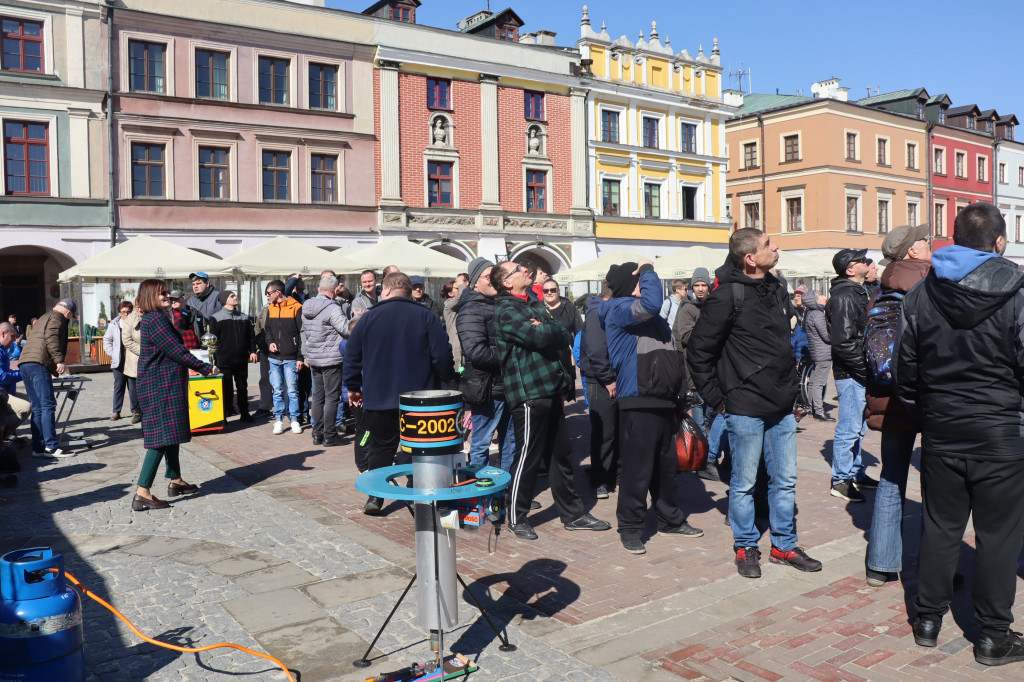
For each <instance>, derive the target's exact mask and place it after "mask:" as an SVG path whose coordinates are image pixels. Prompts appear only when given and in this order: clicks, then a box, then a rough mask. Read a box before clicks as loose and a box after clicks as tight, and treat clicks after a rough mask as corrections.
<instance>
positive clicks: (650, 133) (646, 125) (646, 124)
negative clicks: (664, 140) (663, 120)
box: [643, 116, 658, 149]
mask: <svg viewBox="0 0 1024 682" xmlns="http://www.w3.org/2000/svg"><path fill="white" fill-rule="evenodd" d="M643 131H644V146H645V147H652V148H654V149H657V148H658V119H656V118H651V117H650V116H644V117H643Z"/></svg>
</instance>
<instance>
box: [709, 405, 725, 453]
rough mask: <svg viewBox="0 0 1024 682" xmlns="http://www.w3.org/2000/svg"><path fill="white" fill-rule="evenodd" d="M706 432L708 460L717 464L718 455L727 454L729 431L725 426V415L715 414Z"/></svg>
mask: <svg viewBox="0 0 1024 682" xmlns="http://www.w3.org/2000/svg"><path fill="white" fill-rule="evenodd" d="M707 434H708V462H711V463H714V464H717V463H718V459H719V456H720V455H728V454H729V433H728V431H727V430H726V428H725V417H723V416H722V415H720V414H716V415H715V417H714V419H713V420H712V422H711V428H710V429H708V432H707Z"/></svg>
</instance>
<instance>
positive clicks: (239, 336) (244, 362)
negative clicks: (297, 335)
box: [209, 291, 259, 422]
mask: <svg viewBox="0 0 1024 682" xmlns="http://www.w3.org/2000/svg"><path fill="white" fill-rule="evenodd" d="M218 298H219V299H220V300H219V301H218V302H219V303H220V305H221V309H220V310H218V311H217V312H215V313H214V314H213V317H211V318H210V322H209V327H210V333H211V334H213V335H215V336H216V337H217V349H216V351H215V352H214V357H215V359H216V361H217V367H218V368H220V371H221V375H222V381H223V386H224V416H225V417H227V416H228V415H229V414H231V410H232V407H231V403H232V402H233V401H234V397H235V391H234V390H233V388H237V389H238V415H239V419H240V420H241V421H243V422H251V421H252V416H251V415H250V414H249V363H250V362H256V360H258V359H259V358H258V357H257V356H256V335H255V334H254V333H253V330H252V320H250V319H249V316H248V315H246V314H245V313H243V312H242V311H241V310H239V309H238V295H237V294H235V292H233V291H222V292H220V295H219V296H218ZM232 382H233V383H234V387H232Z"/></svg>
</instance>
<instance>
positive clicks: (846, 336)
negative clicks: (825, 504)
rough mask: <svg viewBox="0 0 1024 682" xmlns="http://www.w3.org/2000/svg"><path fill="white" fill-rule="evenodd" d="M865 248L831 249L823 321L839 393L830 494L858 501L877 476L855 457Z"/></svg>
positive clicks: (862, 429) (862, 377)
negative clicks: (832, 273) (829, 283)
mask: <svg viewBox="0 0 1024 682" xmlns="http://www.w3.org/2000/svg"><path fill="white" fill-rule="evenodd" d="M867 253H868V251H867V249H841V250H840V251H837V252H836V255H834V256H833V257H832V267H833V268H835V271H836V275H838V277H836V278H835V279H833V280H832V289H831V291H830V293H829V299H828V303H826V304H825V323H826V324H827V325H828V335H829V338H830V339H831V342H832V377H833V378H834V379H835V382H836V391H837V392H838V393H839V419H838V420H837V421H836V433H835V439H834V440H833V441H832V484H831V485H832V487H831V490H830V494H831V495H833V496H834V497H838V498H841V499H844V500H846V501H847V502H863V501H864V495H863V494H862V493H861V492H860V489H861V488H874V487H876V486H877V485H878V481H876V480H874V479H872V478H870V477H869V476H866V475H865V474H864V465H863V464H862V463H861V458H860V448H861V442H862V440H863V439H864V434H865V433H867V430H868V427H867V422H866V421H865V420H864V403H865V382H866V381H867V371H868V366H867V361H866V360H865V359H864V326H865V325H866V324H867V313H868V300H869V299H868V292H867V290H866V289H865V288H864V278H865V277H867V274H868V272H869V270H870V269H871V268H870V265H871V259H870V258H868V257H867Z"/></svg>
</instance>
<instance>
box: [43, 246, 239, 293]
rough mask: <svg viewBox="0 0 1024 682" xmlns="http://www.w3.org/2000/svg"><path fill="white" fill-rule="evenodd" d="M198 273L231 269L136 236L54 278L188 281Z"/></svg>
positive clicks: (209, 258) (221, 272) (212, 273)
mask: <svg viewBox="0 0 1024 682" xmlns="http://www.w3.org/2000/svg"><path fill="white" fill-rule="evenodd" d="M200 271H201V272H205V273H206V274H208V275H210V276H211V277H215V276H217V275H227V274H230V272H231V266H230V264H228V263H225V262H224V261H222V260H221V259H219V258H214V257H213V256H207V255H206V254H205V253H199V252H198V251H193V250H192V249H188V248H185V247H184V246H178V245H177V244H172V243H171V242H165V241H164V240H162V239H157V238H156V237H150V236H149V235H145V234H140V235H139V236H137V237H132V238H131V239H129V240H127V241H124V242H121V243H120V244H118V245H117V246H115V247H114V248H112V249H108V250H106V251H104V252H103V253H101V254H99V255H96V256H93V257H92V258H90V259H89V260H87V261H83V262H81V263H79V264H78V265H75V266H74V267H72V268H70V269H68V270H65V271H64V272H62V273H60V275H59V277H58V278H57V279H58V281H61V282H69V281H71V280H73V279H75V278H76V277H85V278H97V279H127V280H142V279H148V278H150V277H154V278H157V279H188V276H189V274H190V273H193V272H200Z"/></svg>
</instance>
